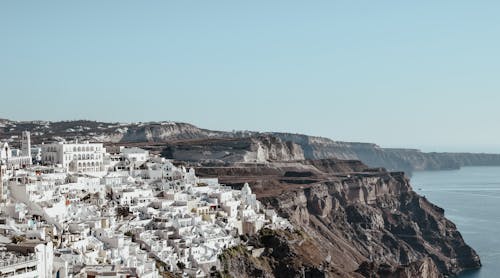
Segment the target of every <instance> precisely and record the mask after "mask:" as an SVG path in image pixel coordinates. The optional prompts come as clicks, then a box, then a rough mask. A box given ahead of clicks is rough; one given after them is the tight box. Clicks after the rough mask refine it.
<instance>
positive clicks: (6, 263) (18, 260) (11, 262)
mask: <svg viewBox="0 0 500 278" xmlns="http://www.w3.org/2000/svg"><path fill="white" fill-rule="evenodd" d="M37 261H38V259H37V257H36V255H35V254H32V255H30V256H27V257H24V256H23V257H14V258H11V259H8V260H4V259H2V260H1V261H0V269H2V268H3V267H12V266H16V265H22V264H26V263H30V262H37Z"/></svg>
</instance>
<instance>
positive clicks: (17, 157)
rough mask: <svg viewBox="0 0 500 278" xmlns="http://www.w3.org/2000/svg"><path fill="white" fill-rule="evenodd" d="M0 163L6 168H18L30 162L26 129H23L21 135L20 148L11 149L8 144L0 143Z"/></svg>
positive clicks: (28, 139) (29, 141) (29, 145)
mask: <svg viewBox="0 0 500 278" xmlns="http://www.w3.org/2000/svg"><path fill="white" fill-rule="evenodd" d="M0 146H1V148H0V164H3V165H6V166H7V167H8V168H14V169H20V168H24V167H26V166H30V165H31V164H32V159H31V139H30V133H29V132H28V131H23V133H22V136H21V150H17V149H12V148H11V147H10V146H9V144H8V143H7V142H6V143H3V144H0Z"/></svg>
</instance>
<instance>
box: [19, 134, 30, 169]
mask: <svg viewBox="0 0 500 278" xmlns="http://www.w3.org/2000/svg"><path fill="white" fill-rule="evenodd" d="M21 155H22V156H27V157H29V158H30V164H31V137H30V132H29V131H23V133H22V134H21Z"/></svg>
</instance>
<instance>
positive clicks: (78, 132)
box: [0, 120, 500, 173]
mask: <svg viewBox="0 0 500 278" xmlns="http://www.w3.org/2000/svg"><path fill="white" fill-rule="evenodd" d="M23 130H29V131H31V132H32V134H33V141H34V143H39V142H42V141H49V140H63V139H75V138H78V139H80V140H89V141H99V142H105V143H120V144H130V143H143V144H145V145H151V144H157V145H158V144H160V145H161V144H165V147H168V148H170V152H171V154H172V157H173V158H176V157H177V156H178V157H183V158H184V157H187V158H189V160H195V159H198V160H201V161H206V160H214V161H218V162H221V161H222V162H229V163H233V162H235V161H237V160H239V161H240V162H247V161H251V160H256V161H262V160H266V159H267V158H268V157H269V159H271V160H274V159H280V158H279V157H288V158H287V159H297V158H300V157H301V156H302V155H300V154H299V153H303V156H304V158H306V159H324V158H338V159H354V160H361V161H363V162H364V163H366V164H367V165H369V166H371V167H384V168H386V169H389V170H398V171H405V172H407V173H411V172H412V171H416V170H444V169H458V168H459V167H462V166H485V165H495V166H496V165H500V154H473V153H424V152H421V151H419V150H414V149H388V148H381V147H379V146H378V145H375V144H371V143H354V142H340V141H333V140H331V139H328V138H323V137H315V136H308V135H301V134H291V133H275V132H271V133H258V132H250V131H238V132H224V131H212V130H207V129H201V128H198V127H196V126H194V125H191V124H187V123H174V122H148V123H104V122H95V121H62V122H46V121H27V122H16V121H9V120H0V139H2V140H11V141H13V143H17V142H18V136H19V135H20V134H21V132H22V131H23ZM262 136H265V137H268V138H269V139H266V140H267V141H273V140H276V139H270V137H276V138H278V139H280V140H281V141H282V142H283V143H282V144H284V145H287V144H288V145H287V146H284V147H283V148H280V150H277V149H276V150H272V148H271V149H270V148H268V147H266V142H261V143H257V142H256V141H259V140H260V139H258V137H262ZM250 138H253V139H250ZM255 138H257V139H255ZM200 139H210V140H212V139H235V140H236V139H238V140H240V141H241V142H236V141H224V140H219V141H217V140H213V141H207V142H206V143H201V142H199V143H197V144H196V145H192V146H193V148H199V147H200V146H201V145H203V144H205V146H207V147H213V148H215V149H214V150H213V151H210V152H211V153H207V154H206V155H205V154H202V155H198V158H196V156H197V154H196V150H195V149H193V150H189V149H188V147H187V146H189V144H184V146H183V147H181V145H182V142H180V141H188V142H189V141H190V140H200ZM287 142H291V143H294V144H295V145H294V144H290V143H287ZM172 143H174V144H172ZM217 144H222V145H224V144H232V145H234V148H239V147H238V145H241V146H245V145H246V146H248V145H252V146H253V147H248V148H255V149H254V150H252V151H251V152H254V151H256V150H259V147H256V146H257V145H261V147H262V148H260V149H261V150H262V152H260V153H259V154H257V153H254V154H250V153H248V155H243V154H242V153H239V154H236V153H233V152H230V153H229V154H228V155H227V156H226V155H225V154H224V153H222V152H219V151H217V148H219V147H217V146H216V145H217ZM223 147H224V146H222V149H223ZM231 148H233V147H231ZM245 148H246V147H245ZM158 149H160V148H158ZM219 149H220V148H219ZM300 149H301V150H300ZM160 151H161V150H160ZM167 151H169V150H167ZM287 151H289V153H286V152H287ZM266 152H267V153H266Z"/></svg>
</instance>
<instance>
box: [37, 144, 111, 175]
mask: <svg viewBox="0 0 500 278" xmlns="http://www.w3.org/2000/svg"><path fill="white" fill-rule="evenodd" d="M104 154H105V149H104V147H103V145H102V143H89V142H85V143H62V142H59V143H53V144H43V145H42V163H43V164H47V165H55V164H60V165H62V167H64V168H66V169H67V170H68V171H70V172H99V171H103V170H104Z"/></svg>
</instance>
